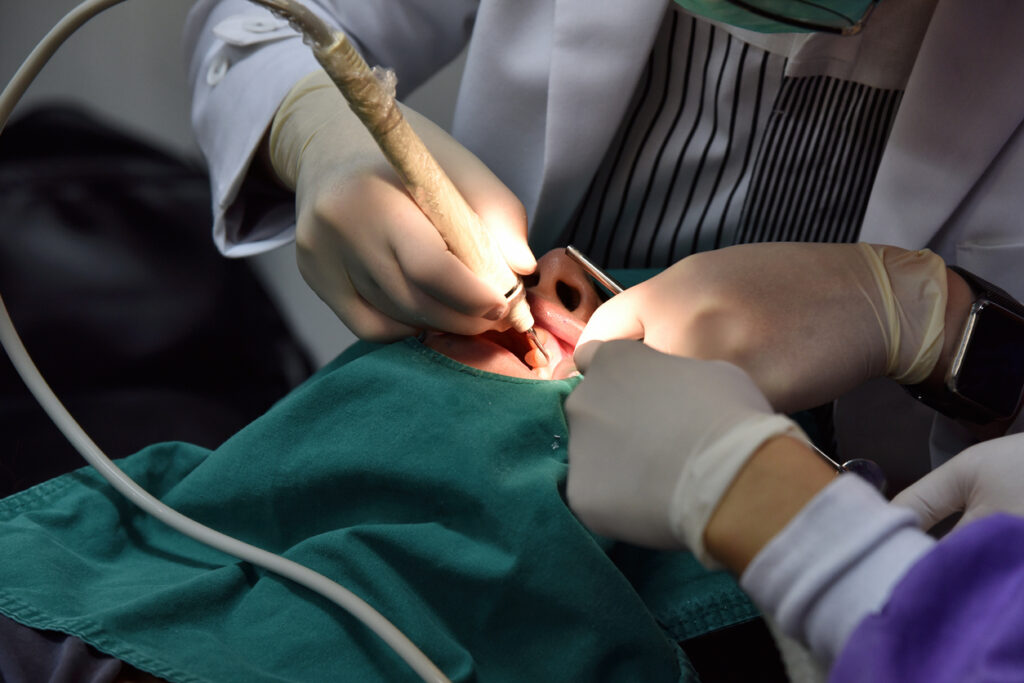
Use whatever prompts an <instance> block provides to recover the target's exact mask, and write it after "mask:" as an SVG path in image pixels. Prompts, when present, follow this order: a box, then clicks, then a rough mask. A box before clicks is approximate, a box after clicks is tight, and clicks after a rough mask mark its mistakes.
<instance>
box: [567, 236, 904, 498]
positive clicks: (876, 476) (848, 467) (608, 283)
mask: <svg viewBox="0 0 1024 683" xmlns="http://www.w3.org/2000/svg"><path fill="white" fill-rule="evenodd" d="M565 253H566V254H568V255H569V256H570V257H571V258H572V259H573V260H574V261H576V262H577V263H579V264H580V266H581V267H582V268H583V270H585V271H586V272H587V275H589V276H590V277H592V278H594V279H595V280H596V281H597V282H599V283H600V284H601V286H602V287H604V288H605V289H607V290H608V291H609V292H611V293H612V296H614V295H616V294H620V293H622V290H623V287H622V285H620V284H619V283H618V282H616V280H615V278H613V277H612V276H611V275H609V274H608V273H606V272H604V271H603V270H601V269H600V268H598V267H597V266H596V265H595V264H594V262H593V261H591V260H590V259H589V258H587V256H586V255H585V254H584V253H583V252H582V251H580V250H579V249H577V248H576V247H574V246H573V245H571V244H570V245H569V246H567V247H566V248H565ZM807 445H808V446H810V447H811V448H813V449H814V450H815V451H817V453H818V455H820V456H821V457H822V458H824V460H825V462H827V463H828V464H829V465H830V466H831V467H832V468H833V469H835V471H836V473H838V474H842V473H844V472H852V473H853V474H856V475H857V476H859V477H861V478H862V479H864V480H865V481H867V482H868V483H869V484H871V485H872V486H874V487H875V488H876V489H878V490H879V491H880V492H882V493H885V489H886V486H887V485H888V482H887V481H886V478H885V472H884V471H883V470H882V468H881V466H880V465H879V464H878V463H877V462H875V461H874V460H868V459H866V458H853V459H852V460H847V461H846V462H844V463H842V464H840V463H838V462H836V461H835V460H833V459H832V458H831V457H829V456H828V455H827V454H826V453H825V451H823V450H821V449H820V448H818V447H817V446H815V445H814V444H813V443H810V442H808V443H807Z"/></svg>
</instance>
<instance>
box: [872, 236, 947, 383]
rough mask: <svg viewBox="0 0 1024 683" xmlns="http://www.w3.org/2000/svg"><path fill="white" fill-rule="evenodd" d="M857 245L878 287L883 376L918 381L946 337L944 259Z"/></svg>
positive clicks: (924, 253)
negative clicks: (882, 346)
mask: <svg viewBox="0 0 1024 683" xmlns="http://www.w3.org/2000/svg"><path fill="white" fill-rule="evenodd" d="M857 246H858V248H859V249H860V251H861V254H862V255H863V257H864V259H865V260H866V261H867V264H868V267H869V269H870V271H871V274H872V276H873V277H874V280H875V285H876V286H877V287H878V294H879V297H880V300H879V302H878V303H879V304H880V308H881V310H880V311H877V312H876V313H877V315H878V318H879V325H880V326H881V327H882V333H883V337H884V338H885V341H886V347H887V348H886V351H887V353H886V368H885V375H886V377H889V378H891V379H893V380H895V381H897V382H899V383H900V384H917V383H918V382H922V381H924V379H925V378H927V377H928V375H930V374H931V372H932V369H933V368H934V367H935V363H936V362H938V359H939V355H940V354H941V353H942V343H943V341H944V339H945V321H946V264H945V262H944V261H943V260H942V258H940V257H939V256H938V255H937V254H935V253H933V252H931V251H929V250H927V249H921V250H918V251H906V250H904V249H899V248H897V247H890V246H882V245H874V244H865V243H862V242H861V243H858V244H857Z"/></svg>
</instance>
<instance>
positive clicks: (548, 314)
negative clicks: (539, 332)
mask: <svg viewBox="0 0 1024 683" xmlns="http://www.w3.org/2000/svg"><path fill="white" fill-rule="evenodd" d="M526 300H527V302H528V303H529V304H530V310H531V312H532V313H533V321H534V325H536V326H537V327H542V328H544V329H545V330H547V331H548V332H549V333H550V334H551V336H553V337H555V338H556V339H557V340H558V341H559V343H561V344H562V345H563V346H565V347H566V348H567V350H568V352H569V353H572V351H573V349H575V348H576V342H577V341H579V338H580V335H581V334H583V328H584V327H586V325H585V324H584V322H583V321H582V320H580V319H579V318H577V317H576V316H575V315H573V314H572V313H570V312H569V311H567V310H566V308H565V306H563V305H562V304H560V303H555V302H553V301H549V300H548V299H545V298H544V297H542V296H538V295H536V294H534V293H533V292H527V293H526Z"/></svg>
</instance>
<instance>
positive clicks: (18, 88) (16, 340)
mask: <svg viewBox="0 0 1024 683" xmlns="http://www.w3.org/2000/svg"><path fill="white" fill-rule="evenodd" d="M120 2H123V0H85V1H84V2H82V3H81V4H79V5H78V6H77V7H75V8H74V9H73V10H71V11H70V12H68V13H67V14H66V15H65V16H64V18H63V19H61V20H60V21H59V22H57V24H56V25H55V26H54V27H53V28H52V29H50V31H49V33H47V34H46V36H44V37H43V39H42V40H41V41H39V44H38V45H36V47H35V48H34V49H33V50H32V52H31V53H30V54H29V56H28V57H27V58H26V59H25V61H24V62H23V63H22V65H21V66H20V67H19V68H18V71H17V72H16V73H15V74H14V76H13V77H12V78H11V80H10V82H9V83H8V84H7V86H6V87H5V88H4V90H3V92H2V93H0V132H2V131H3V129H4V126H5V125H6V124H7V120H8V118H10V115H11V111H13V109H14V106H15V104H17V102H18V100H20V99H21V96H22V95H23V94H24V93H25V90H26V89H27V88H28V86H29V84H30V83H31V82H32V81H33V80H34V79H35V77H36V76H37V75H38V74H39V71H40V70H41V69H42V68H43V65H44V64H46V62H47V61H48V60H49V59H50V57H52V56H53V54H54V53H55V52H56V51H57V49H58V48H59V47H60V46H61V45H62V44H63V43H64V41H65V40H67V38H68V37H69V36H70V35H71V34H72V33H74V32H75V31H76V30H77V29H78V28H79V27H81V26H82V24H84V23H85V22H86V21H88V20H89V19H91V18H92V17H94V16H96V15H97V14H99V13H100V12H102V11H103V10H105V9H107V8H109V7H111V6H113V5H116V4H118V3H120ZM0 344H2V345H3V347H4V350H5V351H6V352H7V355H8V356H9V357H10V359H11V363H12V364H13V365H14V368H15V370H17V371H18V374H19V375H21V379H22V381H24V382H25V385H26V386H27V387H28V389H29V391H31V392H32V395H33V396H35V398H36V400H37V401H38V402H39V405H40V406H42V408H43V410H45V411H46V413H47V415H49V416H50V419H51V420H53V422H54V424H55V425H57V428H58V429H60V431H61V432H62V433H63V434H64V436H65V437H66V438H67V439H68V441H70V442H71V445H72V446H74V447H75V449H76V450H78V452H79V453H81V455H82V457H83V458H85V460H86V461H87V462H88V463H89V464H90V465H92V466H93V467H94V468H96V470H97V471H99V473H100V474H101V475H102V476H103V478H104V479H106V480H107V482H108V483H109V484H110V485H111V486H112V487H114V489H116V490H117V491H118V493H120V494H121V495H123V496H124V497H125V498H127V499H128V500H130V501H131V502H132V503H134V504H135V505H137V506H138V507H140V508H141V509H142V510H144V511H145V512H147V513H149V514H150V515H152V516H153V517H156V518H157V519H159V520H160V521H161V522H163V523H164V524H166V525H167V526H169V527H171V528H172V529H174V530H176V531H179V532H181V533H182V534H184V535H186V536H188V537H189V538H193V539H195V540H197V541H199V542H200V543H204V544H206V545H209V546H211V547H213V548H216V549H217V550H220V551H222V552H224V553H227V554H229V555H232V556H234V557H237V558H238V559H240V560H244V561H246V562H249V563H251V564H254V565H256V566H258V567H262V568H264V569H266V570H269V571H271V572H274V573H275V574H278V575H280V576H283V577H285V578H287V579H290V580H292V581H294V582H295V583H297V584H299V585H301V586H305V587H306V588H308V589H310V590H312V591H313V592H315V593H318V594H319V595H322V596H323V597H325V598H327V599H328V600H330V601H331V602H333V603H335V604H336V605H338V606H339V607H341V608H342V609H344V610H346V611H347V612H349V613H350V614H351V615H352V616H354V617H355V618H356V619H358V620H359V621H361V622H362V623H363V624H365V625H366V626H367V628H369V629H370V630H372V631H373V632H374V633H376V634H377V635H378V636H379V637H380V638H381V639H382V640H383V641H384V642H385V643H387V645H388V646H389V647H391V649H392V650H393V651H394V652H395V654H397V655H398V656H399V657H401V658H402V659H403V660H404V661H405V662H406V663H407V664H408V665H409V666H410V667H411V668H412V669H413V671H415V672H416V673H417V674H419V676H420V678H422V679H423V680H424V681H428V682H429V683H448V678H447V677H446V676H445V675H444V673H442V672H441V670H440V669H438V668H437V666H436V665H435V664H434V663H433V662H432V661H430V659H429V658H428V657H427V656H426V655H424V654H423V652H422V651H421V650H420V649H419V648H418V647H416V645H415V644H414V643H413V642H412V641H411V640H409V638H408V637H406V635H405V634H404V633H402V632H401V631H400V630H398V629H397V628H396V627H395V626H394V624H392V623H391V622H390V621H388V620H387V619H386V618H384V616H383V615H381V614H380V612H378V611H377V610H375V609H374V608H373V607H371V606H370V605H369V604H367V603H366V602H365V601H364V600H362V599H361V598H359V597H358V596H357V595H355V594H354V593H352V592H351V591H350V590H348V589H347V588H345V587H343V586H341V585H339V584H338V583H335V582H334V581H331V580H330V579H328V578H327V577H326V576H324V575H323V574H320V573H318V572H315V571H313V570H312V569H310V568H308V567H305V566H303V565H301V564H298V563H297V562H293V561H292V560H289V559H287V558H285V557H281V556H280V555H275V554H274V553H271V552H267V551H266V550H263V549H261V548H257V547H256V546H253V545H249V544H248V543H245V542H243V541H240V540H238V539H236V538H232V537H231V536H227V535H225V534H222V533H220V532H219V531H216V530H214V529H211V528H210V527H207V526H204V525H202V524H200V523H199V522H197V521H195V520H193V519H190V518H189V517H186V516H185V515H183V514H181V513H180V512H178V511H176V510H174V509H172V508H170V507H168V506H167V505H165V504H163V503H162V502H160V501H159V500H157V499H156V498H154V497H153V496H152V495H150V494H149V493H147V492H146V491H145V490H144V489H143V488H142V487H141V486H139V485H138V484H136V483H135V482H134V481H132V480H131V478H129V477H128V475H126V474H125V473H124V472H122V471H121V469H120V468H118V467H117V465H115V464H114V463H113V461H111V460H110V458H108V457H107V456H106V455H105V454H104V453H103V451H102V450H100V448H99V446H97V445H96V443H95V442H94V441H93V440H92V439H91V438H89V435H88V434H86V433H85V430H83V429H82V427H81V425H79V424H78V422H77V421H76V420H75V418H74V417H72V416H71V413H69V412H68V410H67V408H65V407H64V405H63V404H62V403H61V402H60V399H59V398H57V395H56V394H55V393H54V392H53V390H52V389H51V388H50V387H49V385H48V384H47V383H46V380H45V379H43V376H42V374H41V373H40V372H39V369H38V368H37V367H36V365H35V363H34V362H33V361H32V358H31V357H30V356H29V355H28V351H26V349H25V345H24V344H23V343H22V342H21V338H20V337H19V336H18V332H17V330H15V328H14V323H13V322H12V321H11V316H10V314H9V313H8V312H7V306H6V305H5V304H4V301H3V297H0Z"/></svg>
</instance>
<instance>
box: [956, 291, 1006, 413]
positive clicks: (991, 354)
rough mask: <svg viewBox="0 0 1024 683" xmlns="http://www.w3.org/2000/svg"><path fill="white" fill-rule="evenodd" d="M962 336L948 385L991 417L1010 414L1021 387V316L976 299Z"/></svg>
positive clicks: (992, 303)
mask: <svg viewBox="0 0 1024 683" xmlns="http://www.w3.org/2000/svg"><path fill="white" fill-rule="evenodd" d="M965 338H966V344H965V346H964V347H962V348H961V349H960V350H959V351H958V352H957V356H956V358H955V359H954V361H953V368H952V371H951V377H950V381H949V388H950V389H951V390H952V391H953V392H954V393H956V394H958V395H960V396H962V397H964V398H966V399H968V400H970V401H972V402H973V403H976V404H978V405H979V406H982V407H984V408H985V409H987V410H988V411H989V412H991V413H993V415H994V417H997V418H1004V417H1009V416H1011V415H1013V413H1014V411H1015V410H1016V409H1017V405H1018V404H1019V403H1020V399H1021V392H1022V390H1024V318H1021V317H1020V316H1018V315H1016V314H1015V313H1013V312H1012V311H1009V310H1008V309H1006V308H1003V307H1002V306H1000V305H999V304H996V303H994V302H992V301H980V302H977V303H975V304H974V307H973V308H972V310H971V314H970V317H969V319H968V322H967V334H965Z"/></svg>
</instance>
